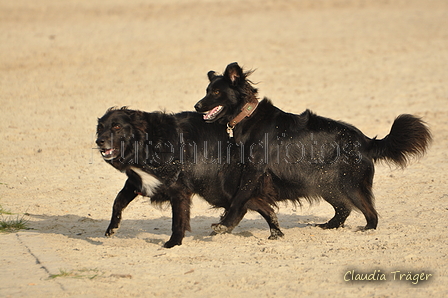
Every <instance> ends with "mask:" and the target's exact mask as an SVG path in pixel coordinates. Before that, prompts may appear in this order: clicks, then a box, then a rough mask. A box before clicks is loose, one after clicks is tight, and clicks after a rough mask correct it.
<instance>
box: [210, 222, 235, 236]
mask: <svg viewBox="0 0 448 298" xmlns="http://www.w3.org/2000/svg"><path fill="white" fill-rule="evenodd" d="M212 229H213V231H214V232H215V233H216V234H225V233H230V232H232V229H231V228H229V227H226V226H225V225H222V224H212Z"/></svg>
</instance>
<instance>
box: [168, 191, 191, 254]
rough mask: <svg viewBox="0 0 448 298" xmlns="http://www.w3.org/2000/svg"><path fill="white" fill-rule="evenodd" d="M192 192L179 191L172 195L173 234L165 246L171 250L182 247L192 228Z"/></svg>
mask: <svg viewBox="0 0 448 298" xmlns="http://www.w3.org/2000/svg"><path fill="white" fill-rule="evenodd" d="M191 196H192V192H191V191H188V190H183V191H179V192H178V194H171V208H172V213H173V219H172V220H173V222H172V229H171V230H172V234H171V238H170V240H168V241H167V242H166V243H165V244H164V245H163V246H164V247H166V248H171V247H173V246H175V245H181V244H182V240H183V239H184V237H185V231H191V228H190V207H191Z"/></svg>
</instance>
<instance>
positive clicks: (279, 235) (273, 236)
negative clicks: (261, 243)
mask: <svg viewBox="0 0 448 298" xmlns="http://www.w3.org/2000/svg"><path fill="white" fill-rule="evenodd" d="M283 236H285V234H283V232H282V231H280V230H271V236H269V238H268V239H269V240H277V239H279V238H282V237H283Z"/></svg>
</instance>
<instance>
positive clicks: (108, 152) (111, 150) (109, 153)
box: [104, 149, 114, 155]
mask: <svg viewBox="0 0 448 298" xmlns="http://www.w3.org/2000/svg"><path fill="white" fill-rule="evenodd" d="M112 152H114V149H109V150H106V152H104V153H106V155H112Z"/></svg>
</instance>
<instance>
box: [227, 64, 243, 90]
mask: <svg viewBox="0 0 448 298" xmlns="http://www.w3.org/2000/svg"><path fill="white" fill-rule="evenodd" d="M224 77H226V78H227V79H228V80H230V82H232V84H233V85H238V83H239V80H240V79H241V78H242V77H243V70H242V69H241V67H240V66H239V65H238V63H237V62H233V63H230V64H229V65H227V67H226V70H225V71H224Z"/></svg>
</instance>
